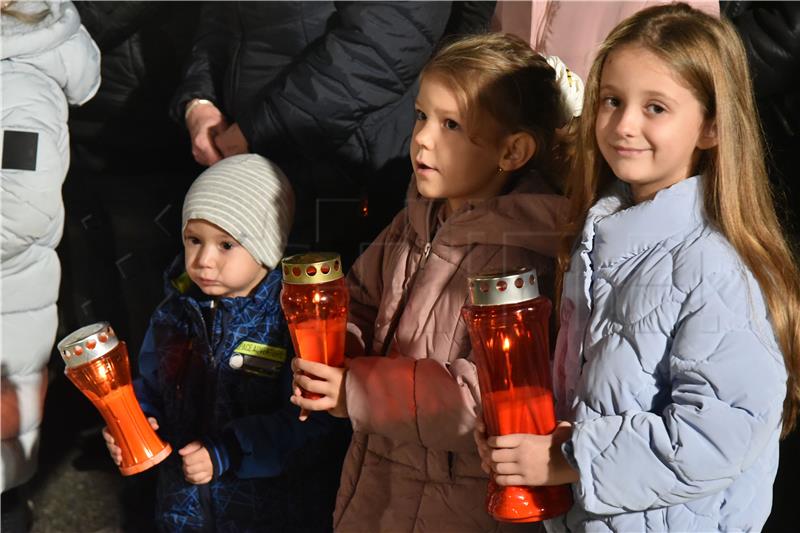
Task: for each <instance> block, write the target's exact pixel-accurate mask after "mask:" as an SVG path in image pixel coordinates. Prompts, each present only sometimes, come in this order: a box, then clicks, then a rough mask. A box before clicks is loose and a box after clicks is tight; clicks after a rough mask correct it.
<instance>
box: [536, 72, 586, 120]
mask: <svg viewBox="0 0 800 533" xmlns="http://www.w3.org/2000/svg"><path fill="white" fill-rule="evenodd" d="M545 61H547V64H548V65H550V66H551V67H553V70H555V71H556V83H558V87H559V88H560V89H561V126H564V125H565V124H567V123H568V122H569V121H570V120H572V118H573V117H579V116H581V112H582V111H583V80H582V79H581V78H580V76H578V75H577V74H575V73H574V72H572V71H571V70H570V69H569V68H567V65H565V64H564V62H563V61H561V58H560V57H558V56H545Z"/></svg>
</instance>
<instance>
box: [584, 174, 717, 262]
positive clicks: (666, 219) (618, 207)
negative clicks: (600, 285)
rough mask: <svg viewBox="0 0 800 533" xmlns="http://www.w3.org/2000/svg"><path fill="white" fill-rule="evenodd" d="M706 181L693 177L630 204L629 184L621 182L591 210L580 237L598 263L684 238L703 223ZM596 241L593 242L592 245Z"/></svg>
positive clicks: (611, 260)
mask: <svg viewBox="0 0 800 533" xmlns="http://www.w3.org/2000/svg"><path fill="white" fill-rule="evenodd" d="M702 185H703V181H702V178H701V177H700V176H692V177H691V178H687V179H685V180H682V181H680V182H678V183H676V184H675V185H672V186H671V187H668V188H666V189H663V190H661V191H659V192H658V193H656V195H655V197H654V198H653V199H651V200H648V201H645V202H642V203H640V204H636V205H631V199H630V198H631V196H630V189H629V187H628V186H627V185H626V184H624V183H623V182H621V181H618V182H617V183H616V184H615V185H614V186H613V187H612V190H611V192H610V194H608V195H607V196H604V197H603V198H601V199H600V200H599V201H598V202H597V203H596V204H595V205H594V206H592V208H591V209H590V210H589V214H588V216H587V219H586V224H585V225H584V229H583V235H582V238H581V240H582V241H583V243H584V244H588V247H589V248H590V249H591V248H593V251H592V259H593V263H594V264H595V265H596V266H607V265H609V264H612V263H615V262H616V261H617V260H619V259H621V258H624V257H627V256H630V255H634V254H638V253H640V252H642V251H644V250H647V249H649V248H652V247H653V246H655V245H657V244H659V243H661V242H664V241H666V240H668V239H670V238H676V237H677V238H681V237H684V236H686V235H688V234H689V233H690V232H691V231H692V230H694V229H695V228H697V227H698V226H699V225H702V224H703V223H704V221H705V216H704V209H703V187H702ZM592 241H593V245H592Z"/></svg>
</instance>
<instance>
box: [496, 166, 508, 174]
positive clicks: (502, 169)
mask: <svg viewBox="0 0 800 533" xmlns="http://www.w3.org/2000/svg"><path fill="white" fill-rule="evenodd" d="M505 171H506V169H504V168H503V167H497V173H498V174H502V173H503V172H505Z"/></svg>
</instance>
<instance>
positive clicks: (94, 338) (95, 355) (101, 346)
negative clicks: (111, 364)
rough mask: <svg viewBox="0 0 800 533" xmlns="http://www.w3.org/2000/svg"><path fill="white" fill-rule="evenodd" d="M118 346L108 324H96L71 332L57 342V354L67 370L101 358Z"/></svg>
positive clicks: (115, 335)
mask: <svg viewBox="0 0 800 533" xmlns="http://www.w3.org/2000/svg"><path fill="white" fill-rule="evenodd" d="M117 344H119V339H118V338H117V334H116V333H114V330H113V329H112V328H111V325H110V324H109V323H108V322H97V323H95V324H91V325H89V326H84V327H82V328H80V329H78V330H76V331H73V332H72V333H70V334H69V335H67V336H66V337H64V338H63V339H61V340H60V341H59V342H58V352H59V353H60V354H61V358H62V359H64V363H66V365H67V367H68V368H74V367H76V366H81V365H83V364H86V363H88V362H90V361H94V360H95V359H99V358H100V357H103V356H104V355H106V354H107V353H108V352H110V351H111V350H113V349H114V348H116V346H117Z"/></svg>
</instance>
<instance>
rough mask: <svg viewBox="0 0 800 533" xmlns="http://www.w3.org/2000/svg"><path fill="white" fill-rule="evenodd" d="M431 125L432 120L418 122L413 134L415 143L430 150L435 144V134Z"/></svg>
mask: <svg viewBox="0 0 800 533" xmlns="http://www.w3.org/2000/svg"><path fill="white" fill-rule="evenodd" d="M429 126H430V121H426V122H417V125H416V127H415V128H414V134H413V136H412V139H413V140H414V144H416V145H417V146H418V147H420V148H425V149H427V150H430V149H431V147H432V146H433V135H432V132H431V128H430V127H429Z"/></svg>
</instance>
